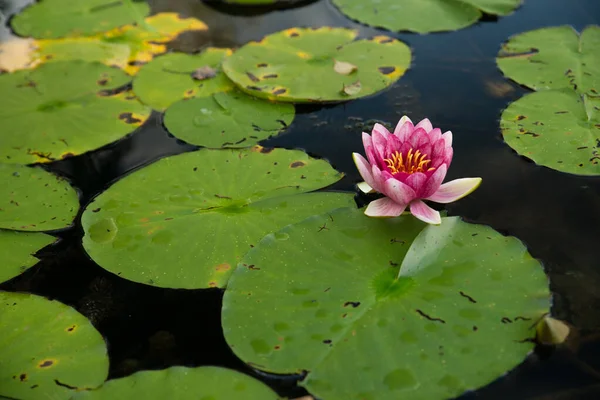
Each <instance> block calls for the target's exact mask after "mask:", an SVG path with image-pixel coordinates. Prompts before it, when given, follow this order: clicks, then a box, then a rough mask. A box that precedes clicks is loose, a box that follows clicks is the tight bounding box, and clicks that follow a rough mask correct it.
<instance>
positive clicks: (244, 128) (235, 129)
mask: <svg viewBox="0 0 600 400" xmlns="http://www.w3.org/2000/svg"><path fill="white" fill-rule="evenodd" d="M293 119H294V106H293V105H291V104H285V103H271V102H268V101H264V100H259V99H256V98H254V97H250V96H248V95H246V94H244V93H241V92H239V91H237V90H235V91H232V92H227V93H215V94H213V95H212V96H208V97H198V98H195V99H190V100H181V101H178V102H177V103H175V104H173V105H172V106H171V107H169V108H168V109H167V111H166V113H165V118H164V124H165V126H166V127H167V129H168V130H169V132H171V133H172V134H173V135H175V136H177V137H178V138H179V139H182V140H185V141H186V142H188V143H192V144H196V145H200V146H205V147H211V148H219V147H249V146H252V145H255V144H256V143H258V142H259V141H261V140H264V139H268V138H269V137H271V136H273V135H277V134H278V133H279V132H280V131H282V130H283V129H285V128H286V127H287V126H288V125H289V124H291V123H292V120H293Z"/></svg>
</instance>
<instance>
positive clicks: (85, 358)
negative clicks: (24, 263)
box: [0, 292, 108, 400]
mask: <svg viewBox="0 0 600 400" xmlns="http://www.w3.org/2000/svg"><path fill="white" fill-rule="evenodd" d="M107 375H108V356H107V354H106V344H105V343H104V339H103V338H102V336H101V335H100V333H99V332H98V331H96V329H94V327H93V326H92V324H91V323H90V321H88V320H87V319H86V318H85V317H84V316H83V315H81V314H79V313H78V312H77V311H75V310H74V309H72V308H71V307H69V306H67V305H65V304H62V303H59V302H58V301H51V300H48V299H46V298H44V297H40V296H36V295H32V294H26V293H10V292H0V396H7V397H10V398H14V399H23V400H28V399H53V400H62V399H65V400H66V399H70V398H71V396H72V395H73V391H74V390H77V389H87V388H90V389H91V388H94V387H97V386H99V385H101V384H102V382H104V380H105V379H106V377H107Z"/></svg>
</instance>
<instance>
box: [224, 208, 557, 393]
mask: <svg viewBox="0 0 600 400" xmlns="http://www.w3.org/2000/svg"><path fill="white" fill-rule="evenodd" d="M423 225H424V224H423V223H421V222H419V221H417V220H416V219H415V218H414V217H412V216H401V217H399V218H394V219H374V218H369V217H366V216H365V215H364V214H363V212H362V210H351V209H342V210H336V211H334V212H330V213H329V214H328V215H323V216H319V217H313V218H309V219H307V220H305V221H303V222H300V223H298V224H296V225H292V226H288V227H286V228H284V229H282V230H281V231H279V232H277V233H275V234H271V235H268V236H266V237H265V238H264V239H263V240H262V241H261V242H260V243H259V245H258V246H256V247H255V248H254V249H252V250H250V251H249V252H248V253H247V254H246V256H245V257H244V258H243V260H242V262H241V264H240V265H239V266H238V268H237V269H236V271H235V272H234V274H233V275H232V277H231V279H230V281H229V285H228V288H227V290H226V291H225V297H224V299H223V312H222V321H223V330H224V334H225V339H226V340H227V342H228V343H229V345H230V346H231V348H232V349H233V351H234V352H235V353H236V354H237V355H238V356H239V357H240V358H241V359H242V360H244V361H246V362H248V363H252V365H253V366H255V367H256V368H260V369H263V370H266V371H270V372H276V373H294V372H299V371H303V370H306V371H308V376H307V378H306V379H305V380H304V381H303V383H302V384H303V385H304V386H305V387H306V388H307V389H308V390H309V391H310V392H311V393H312V394H313V395H315V396H317V397H319V398H323V399H327V400H352V399H356V400H365V399H368V400H372V399H377V400H388V399H390V400H397V399H404V398H406V399H411V400H413V399H414V400H417V399H427V400H432V399H445V398H452V397H455V396H457V395H459V394H460V393H462V392H464V391H465V390H468V389H474V388H477V387H480V386H482V385H485V384H487V383H489V382H491V381H492V380H494V379H495V378H497V377H498V376H500V375H502V374H503V373H505V372H506V371H507V370H509V369H511V368H513V367H514V366H516V365H517V364H519V363H520V362H521V361H522V360H523V358H524V357H525V356H526V355H527V353H528V352H529V351H530V350H531V348H532V346H533V345H532V343H530V341H529V339H530V338H532V337H533V336H534V335H535V328H534V327H532V325H534V322H535V320H536V319H537V318H539V317H540V316H541V315H542V314H543V313H544V312H547V311H548V308H549V291H548V282H547V279H546V277H545V275H544V272H543V270H542V268H541V266H540V264H539V262H537V261H536V260H535V259H533V258H532V257H531V256H530V255H529V254H528V253H527V251H526V249H525V247H524V246H523V244H522V243H521V242H519V241H518V240H517V239H515V238H512V237H504V236H502V235H500V234H499V233H497V232H495V231H494V230H492V229H491V228H489V227H486V226H481V225H471V224H467V223H464V222H462V221H460V220H459V219H458V218H456V217H454V218H444V219H443V222H442V224H441V226H427V227H425V228H424V229H423ZM421 229H423V230H422V231H421V232H420V233H419V231H420V230H421ZM417 234H418V236H417ZM415 237H416V239H415ZM413 240H414V241H413ZM411 243H412V245H411ZM409 247H410V249H409ZM407 250H408V252H407ZM399 265H401V267H399ZM399 268H400V272H399Z"/></svg>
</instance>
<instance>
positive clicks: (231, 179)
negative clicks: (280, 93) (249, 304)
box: [82, 147, 354, 289]
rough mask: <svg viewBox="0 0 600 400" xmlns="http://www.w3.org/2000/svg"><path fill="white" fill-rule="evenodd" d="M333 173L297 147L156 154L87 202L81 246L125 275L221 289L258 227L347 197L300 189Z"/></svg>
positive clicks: (271, 226)
mask: <svg viewBox="0 0 600 400" xmlns="http://www.w3.org/2000/svg"><path fill="white" fill-rule="evenodd" d="M341 177H342V174H340V173H338V172H337V171H335V170H334V169H333V168H332V167H331V166H330V165H329V164H328V163H327V162H325V161H323V160H315V159H313V158H310V157H308V155H306V153H304V152H301V151H296V150H284V149H265V148H262V147H255V148H252V149H245V150H200V151H198V152H192V153H186V154H182V155H178V156H174V157H168V158H164V159H162V160H160V161H158V162H156V163H154V164H152V165H150V166H148V167H145V168H143V169H141V170H139V171H136V172H135V173H133V174H131V175H129V176H127V177H125V178H123V179H122V180H120V181H118V182H117V183H115V184H114V185H113V186H111V187H110V188H109V189H108V190H107V191H106V192H104V193H102V194H101V195H100V196H98V197H97V198H96V199H95V200H94V201H93V202H92V203H90V204H89V205H88V206H87V208H86V210H85V211H84V213H83V216H82V225H83V228H84V230H85V236H84V238H83V245H84V247H85V249H86V251H87V252H88V254H89V255H90V256H91V257H92V258H93V259H94V260H95V261H96V262H97V263H98V264H99V265H100V266H102V267H103V268H105V269H107V270H109V271H111V272H113V273H115V274H117V275H119V276H120V277H122V278H126V279H130V280H132V281H136V282H142V283H146V284H149V285H155V286H161V287H170V288H188V289H191V288H207V287H224V286H225V285H226V283H227V280H228V278H229V275H230V274H231V273H232V271H233V268H235V266H236V265H237V264H238V262H239V260H240V258H241V256H242V255H243V254H244V253H246V251H247V250H248V249H250V248H251V247H252V246H253V245H254V244H256V243H258V241H259V240H260V239H261V238H262V237H263V236H264V235H266V234H268V233H270V232H274V231H276V230H278V229H279V228H281V227H282V226H285V225H287V224H291V223H295V222H298V221H301V220H302V219H304V218H306V217H308V216H311V215H313V214H315V213H322V212H325V211H327V210H330V209H332V208H337V207H346V206H349V205H351V204H354V200H353V196H352V195H351V194H342V193H308V194H301V193H304V192H308V191H311V190H315V189H318V188H322V187H324V186H327V185H329V184H332V183H334V182H336V181H338V180H339V179H340V178H341ZM174 260H176V262H174ZM165 266H168V268H165Z"/></svg>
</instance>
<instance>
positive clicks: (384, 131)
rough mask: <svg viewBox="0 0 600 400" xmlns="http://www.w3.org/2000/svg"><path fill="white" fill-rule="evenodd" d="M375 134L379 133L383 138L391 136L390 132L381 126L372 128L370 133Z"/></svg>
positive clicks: (377, 125)
mask: <svg viewBox="0 0 600 400" xmlns="http://www.w3.org/2000/svg"><path fill="white" fill-rule="evenodd" d="M375 132H379V133H380V134H381V135H383V137H385V138H387V137H388V136H390V135H391V133H390V131H388V130H387V128H386V127H385V126H383V125H381V124H375V126H373V131H372V132H371V133H375Z"/></svg>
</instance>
